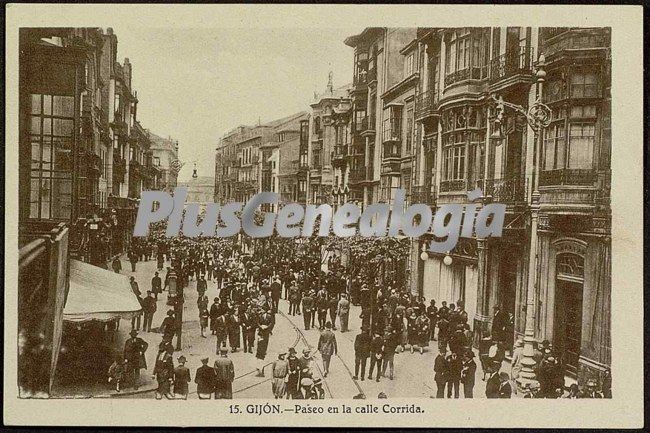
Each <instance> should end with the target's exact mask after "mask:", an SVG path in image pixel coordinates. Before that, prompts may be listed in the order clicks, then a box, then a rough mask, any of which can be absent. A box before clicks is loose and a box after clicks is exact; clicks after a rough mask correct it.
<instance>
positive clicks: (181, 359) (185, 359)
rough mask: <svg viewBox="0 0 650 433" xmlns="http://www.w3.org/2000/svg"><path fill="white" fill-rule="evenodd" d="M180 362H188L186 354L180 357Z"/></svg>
mask: <svg viewBox="0 0 650 433" xmlns="http://www.w3.org/2000/svg"><path fill="white" fill-rule="evenodd" d="M178 362H187V358H185V356H184V355H181V356H179V357H178Z"/></svg>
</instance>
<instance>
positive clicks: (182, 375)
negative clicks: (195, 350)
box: [174, 355, 192, 400]
mask: <svg viewBox="0 0 650 433" xmlns="http://www.w3.org/2000/svg"><path fill="white" fill-rule="evenodd" d="M186 362H187V359H186V358H185V356H183V355H181V356H179V357H178V367H176V368H175V369H174V394H175V395H180V396H181V397H182V398H183V400H187V394H188V392H189V386H188V384H189V382H190V381H191V380H192V378H191V377H190V369H189V368H187V367H185V363H186Z"/></svg>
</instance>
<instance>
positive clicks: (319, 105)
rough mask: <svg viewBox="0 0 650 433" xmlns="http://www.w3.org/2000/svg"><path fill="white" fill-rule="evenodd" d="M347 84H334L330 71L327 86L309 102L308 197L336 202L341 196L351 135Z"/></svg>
mask: <svg viewBox="0 0 650 433" xmlns="http://www.w3.org/2000/svg"><path fill="white" fill-rule="evenodd" d="M349 90H350V85H349V84H348V85H345V86H342V87H339V88H334V85H333V82H332V74H331V73H330V76H329V81H328V83H327V88H326V89H325V91H324V92H323V93H321V94H317V93H316V94H314V100H313V102H312V103H311V104H310V106H311V113H310V117H309V122H310V123H309V130H310V140H309V144H308V150H307V164H308V166H309V176H308V179H307V191H306V195H307V201H308V203H312V204H322V203H329V204H336V203H337V202H338V201H340V200H341V199H342V197H343V194H344V191H347V189H346V188H345V187H346V185H345V181H346V179H347V176H348V172H349V166H348V161H347V159H348V144H349V136H350V126H349V125H350V117H349V112H350V109H351V103H350V98H349Z"/></svg>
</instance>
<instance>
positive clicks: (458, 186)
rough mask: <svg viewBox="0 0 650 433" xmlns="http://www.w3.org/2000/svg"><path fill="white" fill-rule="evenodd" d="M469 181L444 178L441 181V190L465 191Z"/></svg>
mask: <svg viewBox="0 0 650 433" xmlns="http://www.w3.org/2000/svg"><path fill="white" fill-rule="evenodd" d="M465 191H467V181H466V180H465V179H455V180H443V181H441V182H440V192H465Z"/></svg>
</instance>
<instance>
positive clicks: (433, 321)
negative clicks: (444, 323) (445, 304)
mask: <svg viewBox="0 0 650 433" xmlns="http://www.w3.org/2000/svg"><path fill="white" fill-rule="evenodd" d="M427 316H429V324H430V325H429V326H430V330H431V337H430V339H431V340H435V339H436V337H435V334H436V325H437V323H438V307H436V301H435V300H434V299H432V300H431V305H429V306H428V307H427Z"/></svg>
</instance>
